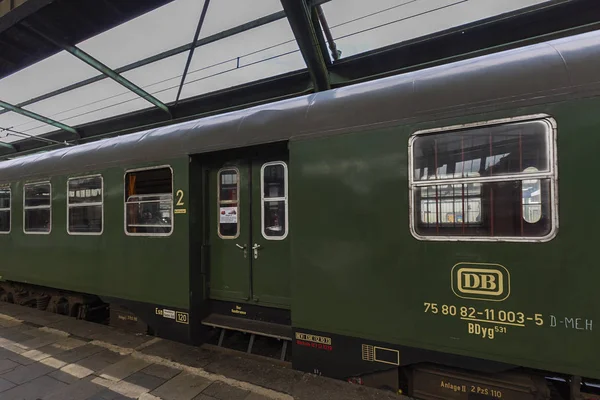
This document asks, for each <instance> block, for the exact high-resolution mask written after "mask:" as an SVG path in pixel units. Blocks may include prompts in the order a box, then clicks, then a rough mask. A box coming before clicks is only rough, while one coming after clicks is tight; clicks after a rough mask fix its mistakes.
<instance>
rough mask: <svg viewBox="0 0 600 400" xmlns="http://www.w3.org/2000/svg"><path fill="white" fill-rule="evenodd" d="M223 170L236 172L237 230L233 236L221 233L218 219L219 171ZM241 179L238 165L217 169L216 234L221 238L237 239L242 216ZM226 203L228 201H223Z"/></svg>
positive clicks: (219, 204) (219, 198)
mask: <svg viewBox="0 0 600 400" xmlns="http://www.w3.org/2000/svg"><path fill="white" fill-rule="evenodd" d="M223 171H235V173H236V174H237V178H238V179H237V209H238V213H237V218H238V221H237V231H236V234H235V236H223V235H221V221H220V215H221V214H220V211H221V172H223ZM241 180H242V174H240V170H239V169H238V167H223V168H221V169H220V170H218V171H217V235H219V237H220V238H221V239H224V240H233V239H237V238H239V237H240V231H241V226H242V216H241V215H240V214H241V210H242V207H241V200H242V196H241V193H240V182H241ZM224 201H230V200H224ZM225 204H228V203H225Z"/></svg>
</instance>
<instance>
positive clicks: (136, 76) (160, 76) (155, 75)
mask: <svg viewBox="0 0 600 400" xmlns="http://www.w3.org/2000/svg"><path fill="white" fill-rule="evenodd" d="M188 54H189V51H186V52H185V53H181V54H177V55H174V56H171V57H168V58H165V59H163V60H160V61H156V62H153V63H152V64H148V65H144V66H143V67H139V68H136V69H134V70H131V71H127V72H125V73H123V76H124V77H125V78H127V79H129V80H130V81H131V82H133V83H135V84H136V85H138V86H140V87H141V88H143V89H144V90H146V91H147V92H149V93H151V94H152V95H154V96H155V97H156V98H158V99H159V100H160V101H162V102H163V103H169V102H171V101H174V100H175V96H176V95H177V91H175V92H173V93H172V94H171V95H169V94H167V93H170V92H169V91H168V90H167V91H163V90H166V89H169V88H172V87H173V86H178V85H179V83H180V81H181V75H182V74H183V69H184V67H185V62H186V60H187V57H188Z"/></svg>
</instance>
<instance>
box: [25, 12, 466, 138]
mask: <svg viewBox="0 0 600 400" xmlns="http://www.w3.org/2000/svg"><path fill="white" fill-rule="evenodd" d="M418 1H420V0H409V1H405V2H402V3H399V4H395V5H393V6H390V7H387V8H384V9H381V10H378V11H374V12H371V13H369V14H365V15H362V16H360V17H357V18H353V19H351V20H347V21H344V22H341V23H338V24H335V25H332V26H331V29H335V28H338V27H341V26H344V25H348V24H351V23H354V22H358V21H361V20H364V19H367V18H370V17H373V16H376V15H379V14H382V13H385V12H388V11H391V10H394V9H397V8H400V7H403V6H407V5H409V4H413V3H416V2H418ZM468 1H469V0H458V1H455V2H453V3H451V4H447V5H444V6H440V7H437V8H434V9H430V10H426V11H423V12H420V13H417V14H413V15H410V16H407V17H402V18H398V19H395V20H393V21H389V22H385V23H382V24H379V25H374V26H372V27H369V28H366V29H362V30H359V31H356V32H351V33H348V34H345V35H340V36H338V37H335V38H334V40H340V39H344V38H348V37H351V36H355V35H358V34H361V33H365V32H369V31H372V30H375V29H379V28H382V27H385V26H389V25H392V24H395V23H399V22H402V21H406V20H409V19H412V18H416V17H420V16H423V15H426V14H429V13H432V12H436V11H440V10H442V9H446V8H449V7H452V6H455V5H458V4H461V3H466V2H468ZM295 41H296V40H295V39H290V40H286V41H284V42H280V43H277V44H274V45H270V46H267V47H264V48H261V49H258V50H255V51H252V52H249V53H246V54H243V55H241V56H236V57H232V58H229V59H227V60H223V61H220V62H217V63H214V64H211V65H208V66H204V67H201V68H196V69H194V70H191V71H189V72H188V76H190V75H193V74H196V73H198V72H202V71H205V70H208V69H211V68H215V67H218V66H220V65H226V64H229V63H232V62H236V61H237V64H236V67H233V68H228V69H225V70H222V71H219V72H216V73H214V74H210V75H206V76H202V77H199V78H196V79H192V80H189V81H187V82H185V84H184V86H185V85H190V84H193V83H196V82H199V81H202V80H205V79H210V78H214V77H216V76H220V75H223V74H226V73H230V72H233V71H236V70H240V69H242V68H245V67H249V66H253V65H256V64H260V63H262V62H267V61H271V60H274V59H277V58H280V57H285V56H287V55H290V54H293V53H297V52H299V51H300V49H295V50H292V51H288V52H284V53H281V54H277V55H274V56H270V57H267V58H264V59H260V60H258V61H254V62H251V63H247V64H243V65H239V61H240V60H241V59H243V58H247V57H250V56H252V55H256V54H259V53H261V52H265V51H268V50H271V49H274V48H277V47H280V46H284V45H286V44H289V43H293V42H295ZM182 76H183V74H178V75H174V76H171V77H168V78H165V79H162V80H160V81H157V82H153V83H151V84H148V85H145V86H142V87H143V88H144V89H148V88H151V87H154V86H157V85H160V84H162V83H165V82H168V81H171V80H175V79H179V78H181V77H182ZM178 86H179V85H173V86H169V87H167V88H163V89H160V90H157V91H153V92H150V93H151V94H152V95H157V94H160V93H164V92H166V91H169V90H173V89H175V88H177V87H178ZM125 95H130V96H133V98H131V99H127V100H124V101H120V102H118V103H112V104H109V105H106V106H104V107H100V108H97V109H94V110H90V111H86V112H83V113H79V114H76V115H72V116H70V117H68V118H65V119H63V121H69V120H73V119H75V118H78V117H82V116H85V115H89V114H93V113H96V112H100V111H103V110H106V109H108V108H112V107H116V106H119V105H122V104H126V103H129V102H132V101H136V100H140V98H139V97H138V96H135V94H133V93H131V92H130V91H125V92H121V93H117V94H115V95H112V96H108V97H105V98H102V99H99V100H95V101H92V102H89V103H86V104H83V105H79V106H77V107H73V108H70V109H67V110H64V111H61V112H59V113H56V114H53V115H51V116H52V117H57V116H60V115H64V114H66V113H69V112H72V111H75V110H78V109H81V108H85V107H89V106H92V105H94V104H97V103H101V102H104V101H107V100H112V99H115V98H118V97H121V96H125ZM31 123H34V122H33V121H32V122H26V123H23V124H19V125H16V126H15V127H22V126H25V125H28V124H31ZM45 126H47V125H46V124H42V125H38V126H35V127H32V128H28V129H25V130H24V131H25V132H28V131H32V130H36V129H39V128H41V127H45Z"/></svg>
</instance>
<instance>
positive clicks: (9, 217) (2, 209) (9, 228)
mask: <svg viewBox="0 0 600 400" xmlns="http://www.w3.org/2000/svg"><path fill="white" fill-rule="evenodd" d="M4 189H8V208H0V211H7V210H8V231H0V235H10V232H11V231H12V218H13V216H12V200H13V198H12V187H11V186H10V185H0V190H4Z"/></svg>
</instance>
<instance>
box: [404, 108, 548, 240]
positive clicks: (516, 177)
mask: <svg viewBox="0 0 600 400" xmlns="http://www.w3.org/2000/svg"><path fill="white" fill-rule="evenodd" d="M522 122H541V123H544V124H546V126H547V129H546V135H547V143H548V149H547V151H548V164H549V167H548V171H544V172H539V173H530V174H522V173H519V174H507V175H499V176H494V177H482V178H474V177H467V178H450V179H439V180H428V181H417V180H415V176H414V174H415V171H414V166H413V157H414V154H413V144H414V142H415V141H416V140H417V139H418V138H419V136H421V135H425V134H431V133H442V132H446V131H461V130H467V129H472V128H482V127H486V126H490V127H491V126H494V125H510V124H514V123H522ZM556 132H557V125H556V120H554V118H552V117H551V116H549V115H547V114H534V115H527V116H519V117H513V118H502V119H496V120H490V121H484V122H475V123H469V124H461V125H452V126H446V127H441V128H433V129H425V130H420V131H416V132H414V133H413V134H412V135H411V136H410V138H409V139H408V177H409V191H408V192H409V193H408V196H409V205H410V206H409V228H410V233H411V234H412V235H413V236H414V237H415V239H417V240H423V241H446V242H458V241H470V242H530V243H543V242H548V241H550V240H552V239H554V237H555V236H556V234H557V232H558V179H557V178H558V164H557V158H556ZM530 179H539V180H543V179H550V208H551V214H552V218H551V221H550V223H551V228H550V232H548V234H547V235H546V236H541V237H535V236H524V237H519V236H503V237H496V236H441V235H440V236H426V235H420V234H418V233H417V230H416V226H417V223H418V221H416V220H415V217H416V216H415V214H416V213H415V210H416V205H415V194H416V190H417V189H419V188H420V187H425V186H439V185H447V184H463V183H486V182H514V181H523V180H530Z"/></svg>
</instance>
